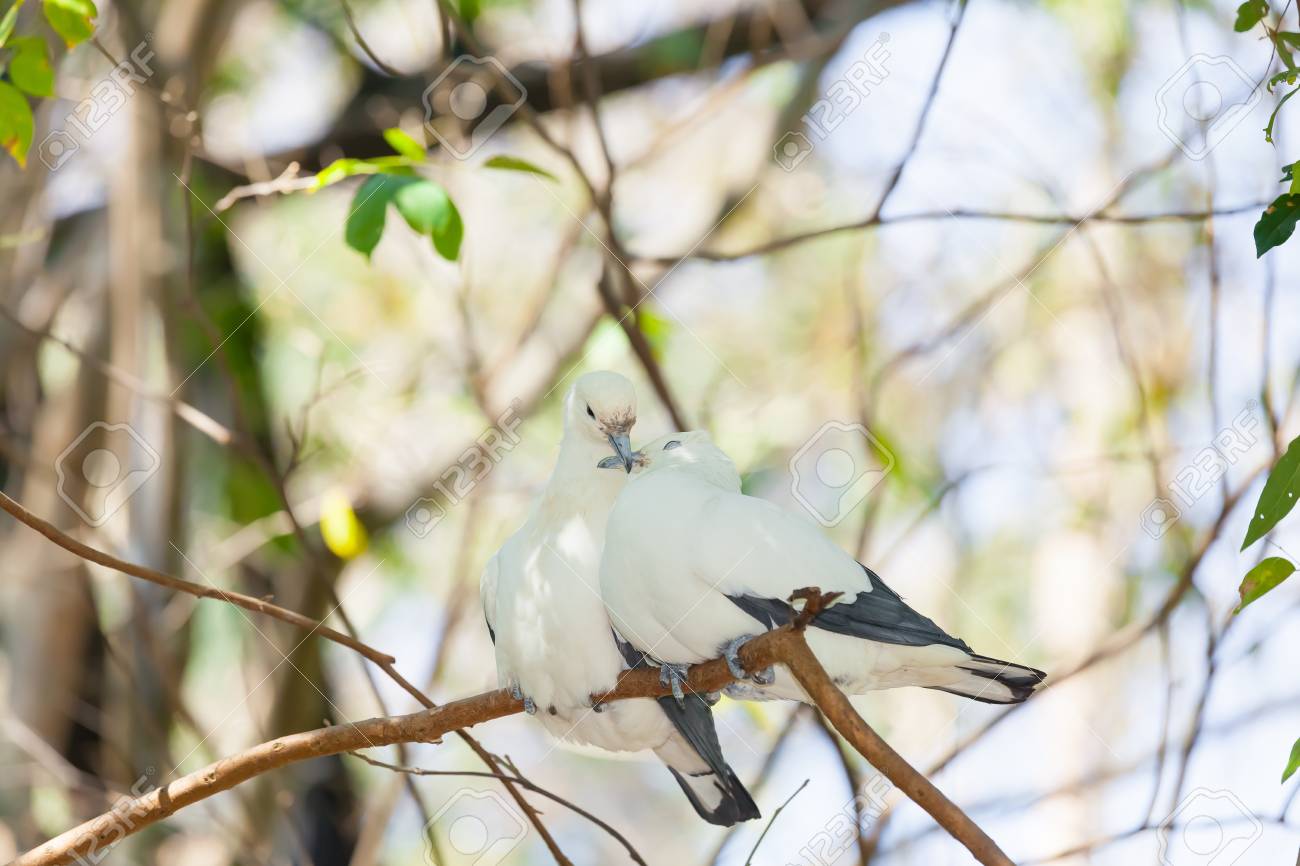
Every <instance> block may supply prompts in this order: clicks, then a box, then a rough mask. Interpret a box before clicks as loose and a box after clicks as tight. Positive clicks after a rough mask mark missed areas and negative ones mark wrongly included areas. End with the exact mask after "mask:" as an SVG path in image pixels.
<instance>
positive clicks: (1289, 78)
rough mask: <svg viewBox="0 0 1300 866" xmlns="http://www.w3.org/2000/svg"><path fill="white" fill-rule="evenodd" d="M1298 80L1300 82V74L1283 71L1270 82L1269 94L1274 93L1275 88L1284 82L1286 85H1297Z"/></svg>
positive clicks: (1294, 71)
mask: <svg viewBox="0 0 1300 866" xmlns="http://www.w3.org/2000/svg"><path fill="white" fill-rule="evenodd" d="M1298 80H1300V72H1297V71H1296V70H1294V69H1283V70H1282V71H1281V72H1278V73H1276V74H1275V75H1274V76H1273V77H1272V78H1270V79H1269V80H1268V92H1269V93H1272V92H1273V88H1274V87H1277V86H1278V85H1279V84H1282V83H1283V82H1285V83H1286V84H1295V83H1296V81H1298Z"/></svg>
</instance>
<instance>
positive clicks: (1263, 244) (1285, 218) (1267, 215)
mask: <svg viewBox="0 0 1300 866" xmlns="http://www.w3.org/2000/svg"><path fill="white" fill-rule="evenodd" d="M1297 220H1300V195H1293V194H1291V193H1286V194H1285V195H1280V196H1278V197H1277V198H1275V199H1274V200H1273V203H1272V204H1271V205H1269V206H1268V207H1266V208H1264V212H1263V213H1262V214H1260V215H1259V221H1258V222H1257V223H1255V258H1259V257H1260V256H1262V255H1264V253H1266V252H1268V251H1269V250H1271V249H1273V247H1276V246H1279V245H1281V244H1284V243H1286V241H1287V239H1288V238H1290V237H1291V234H1292V232H1294V231H1295V225H1296V221H1297Z"/></svg>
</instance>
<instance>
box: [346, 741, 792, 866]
mask: <svg viewBox="0 0 1300 866" xmlns="http://www.w3.org/2000/svg"><path fill="white" fill-rule="evenodd" d="M351 754H352V757H354V758H360V759H361V760H363V761H365V762H366V763H367V764H370V765H371V766H372V767H380V768H382V769H385V770H392V771H393V772H394V773H404V774H406V775H410V776H471V777H475V778H480V779H500V780H502V781H508V782H513V783H514V784H516V785H518V786H520V787H521V788H527V789H528V790H529V791H532V792H533V793H534V794H541V795H542V796H543V797H546V798H547V799H548V800H552V801H554V802H556V803H559V804H560V805H561V806H563V807H564V808H566V809H568V810H569V811H571V812H573V813H574V814H577V815H581V816H582V817H584V818H586V819H587V820H588V821H590V822H591V823H593V824H595V825H596V826H598V827H600V828H601V829H602V830H604V831H605V832H606V833H608V834H609V835H611V836H613V837H614V838H615V839H617V840H618V842H619V844H621V845H622V846H623V848H624V849H625V850H626V851H627V856H629V857H631V858H632V860H633V861H634V862H637V863H640V864H641V866H647V864H646V862H645V859H644V858H643V857H642V856H641V854H640V853H639V852H638V851H637V850H636V848H635V847H634V846H633V845H632V843H631V842H629V841H628V840H627V837H626V836H624V835H623V834H622V833H620V832H618V831H617V830H615V829H614V828H613V827H611V826H610V825H609V824H607V823H606V822H604V821H602V820H601V819H600V818H597V817H596V816H595V815H593V814H591V813H590V812H588V811H587V810H586V809H584V808H582V807H581V806H579V805H578V804H576V803H574V802H572V801H571V800H566V799H564V798H563V797H561V796H560V795H559V794H553V793H551V792H550V791H548V790H546V789H545V788H543V787H542V786H540V785H537V784H534V783H533V782H531V781H529V780H528V779H526V778H524V777H523V776H521V775H519V774H518V773H517V772H516V773H501V772H497V773H487V772H484V771H482V770H425V769H423V768H421V767H399V766H397V765H395V764H388V763H385V762H383V761H379V760H376V759H374V758H370V757H367V756H366V755H363V754H361V753H360V752H352V753H351ZM804 784H807V782H805V783H804ZM778 811H780V810H778ZM773 817H774V818H775V817H776V816H775V815H774V816H773Z"/></svg>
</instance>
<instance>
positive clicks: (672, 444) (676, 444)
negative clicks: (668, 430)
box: [664, 439, 682, 451]
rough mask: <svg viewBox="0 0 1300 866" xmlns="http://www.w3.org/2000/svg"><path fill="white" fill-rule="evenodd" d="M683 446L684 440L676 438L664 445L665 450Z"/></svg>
mask: <svg viewBox="0 0 1300 866" xmlns="http://www.w3.org/2000/svg"><path fill="white" fill-rule="evenodd" d="M681 447H682V440H680V439H674V440H673V441H671V442H669V443H668V444H667V445H665V446H664V450H665V451H672V450H673V449H674V448H681Z"/></svg>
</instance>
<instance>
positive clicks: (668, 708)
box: [655, 693, 761, 827]
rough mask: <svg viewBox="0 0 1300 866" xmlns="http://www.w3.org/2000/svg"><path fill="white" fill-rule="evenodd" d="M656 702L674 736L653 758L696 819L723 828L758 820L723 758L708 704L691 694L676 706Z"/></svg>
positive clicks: (671, 702)
mask: <svg viewBox="0 0 1300 866" xmlns="http://www.w3.org/2000/svg"><path fill="white" fill-rule="evenodd" d="M658 701H659V706H660V707H662V708H663V711H664V714H665V715H666V716H668V718H669V720H670V721H671V722H672V723H673V726H674V727H675V728H676V729H677V736H675V737H672V738H670V739H669V741H668V742H667V743H665V744H664V745H663V746H661V747H660V748H658V749H656V750H655V754H656V755H658V756H659V758H660V759H661V760H662V761H663V762H664V763H665V764H667V765H668V771H669V772H671V773H672V774H673V778H674V779H676V780H677V784H678V785H681V788H682V792H683V793H684V794H686V798H687V799H688V800H690V801H691V805H692V806H693V807H695V812H696V814H698V815H699V816H700V817H701V818H703V819H704V820H705V821H708V822H709V823H710V824H717V825H719V826H722V827H730V826H732V825H733V824H738V823H740V822H741V821H749V820H751V819H754V818H759V817H761V815H760V813H759V811H758V805H757V804H755V803H754V799H753V797H751V796H750V795H749V792H748V791H746V790H745V786H744V785H743V784H741V782H740V779H738V778H737V777H736V774H735V772H733V771H732V769H731V767H730V766H728V765H727V761H726V759H725V758H724V757H723V756H722V746H721V745H720V744H719V742H718V732H717V730H716V729H715V728H714V726H713V710H712V708H711V707H710V706H709V704H708V702H707V701H705V700H704V698H703V697H701V696H700V695H697V694H693V693H688V694H687V695H686V697H685V699H684V700H683V702H682V704H681V705H680V706H679V705H678V703H677V701H676V700H675V699H674V698H671V697H663V698H659V699H658Z"/></svg>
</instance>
